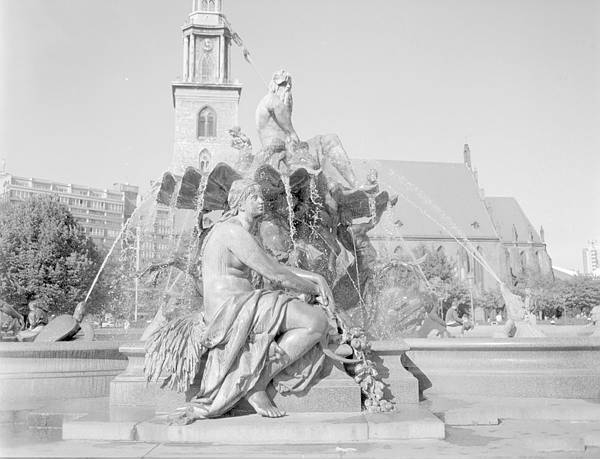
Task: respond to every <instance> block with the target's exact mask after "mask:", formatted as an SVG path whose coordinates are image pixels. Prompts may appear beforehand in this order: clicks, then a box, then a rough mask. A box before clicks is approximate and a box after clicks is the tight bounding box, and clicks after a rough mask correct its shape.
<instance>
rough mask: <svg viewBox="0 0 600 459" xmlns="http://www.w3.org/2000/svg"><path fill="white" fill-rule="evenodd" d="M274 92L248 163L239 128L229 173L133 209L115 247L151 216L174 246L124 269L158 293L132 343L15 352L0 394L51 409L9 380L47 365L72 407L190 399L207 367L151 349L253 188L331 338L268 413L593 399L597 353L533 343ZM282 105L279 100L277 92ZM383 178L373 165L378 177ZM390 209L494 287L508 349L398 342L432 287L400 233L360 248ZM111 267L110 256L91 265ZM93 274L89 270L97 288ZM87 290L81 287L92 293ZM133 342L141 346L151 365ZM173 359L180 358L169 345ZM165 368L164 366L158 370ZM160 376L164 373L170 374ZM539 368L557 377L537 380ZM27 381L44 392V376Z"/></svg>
mask: <svg viewBox="0 0 600 459" xmlns="http://www.w3.org/2000/svg"><path fill="white" fill-rule="evenodd" d="M273 82H274V83H273V88H272V90H271V92H270V93H269V94H268V95H267V97H265V99H263V101H261V104H260V105H259V109H258V113H259V120H261V122H260V123H259V129H260V138H261V142H262V143H263V145H262V148H261V149H260V150H259V151H257V152H253V151H252V146H251V144H250V142H249V140H248V139H247V137H246V136H244V135H243V133H242V132H241V130H240V129H239V128H236V129H232V130H231V131H230V133H231V135H232V146H233V148H234V149H236V150H238V151H239V158H238V161H237V162H236V163H235V164H226V163H219V164H217V165H215V167H214V168H213V169H212V170H210V171H209V172H208V173H206V172H203V171H200V170H198V169H195V168H194V167H188V168H187V169H186V170H185V172H184V174H183V175H182V176H176V175H174V174H173V173H171V172H166V173H165V174H163V176H162V178H161V179H160V180H159V181H158V182H157V183H156V186H155V187H154V188H153V190H152V192H151V194H150V196H149V197H148V198H147V199H145V200H143V202H142V204H141V206H140V207H139V210H136V213H135V214H134V215H135V216H136V217H135V218H133V216H132V220H131V221H130V222H128V224H126V225H125V227H124V228H123V231H122V232H121V234H120V235H119V236H122V235H124V234H125V233H126V231H127V230H128V228H129V227H130V226H132V225H133V226H140V225H141V224H142V223H141V220H139V219H138V218H139V216H140V215H141V214H144V215H145V216H146V217H147V221H146V224H147V223H148V219H150V220H151V216H152V215H153V213H155V212H156V208H157V206H161V207H162V208H166V209H168V211H169V212H170V215H172V217H173V218H174V219H177V218H176V217H182V218H179V220H180V221H181V224H180V226H179V227H178V234H177V236H176V238H175V239H174V240H172V250H171V255H170V256H169V257H168V258H167V259H165V260H161V261H160V262H157V263H153V264H151V265H149V266H144V267H140V269H139V270H136V272H135V273H134V274H135V276H134V277H136V279H138V280H139V279H142V280H146V279H148V278H151V281H152V282H154V283H158V282H160V285H161V289H162V292H159V293H157V298H158V297H160V298H158V299H159V301H160V302H162V303H161V304H160V307H159V309H158V312H157V314H156V317H155V318H154V320H153V322H152V323H151V324H150V326H149V327H148V328H147V329H146V331H145V333H144V335H143V337H142V341H137V342H132V343H128V344H125V345H121V346H120V347H119V349H118V350H117V346H116V345H115V344H112V343H111V345H108V344H106V343H99V342H97V341H96V342H94V341H92V342H88V343H83V342H81V341H79V342H78V341H75V342H72V343H41V342H36V343H22V344H20V345H17V347H14V348H12V349H10V348H8V347H2V348H1V349H0V355H1V356H2V357H3V362H5V363H6V362H8V363H9V365H5V366H4V368H8V372H7V374H9V377H7V378H4V379H3V380H0V382H3V383H4V386H3V387H0V389H1V390H0V392H2V393H4V394H11V397H12V398H13V399H15V398H18V397H16V395H15V394H17V393H20V394H21V395H23V396H28V397H31V394H32V393H34V394H36V395H35V396H36V397H39V398H47V397H52V396H53V395H52V393H56V392H57V391H56V385H55V384H53V382H52V381H50V382H47V383H45V385H44V384H40V383H39V382H40V381H41V380H42V377H39V378H38V384H37V385H31V384H30V385H28V386H24V385H23V379H24V378H25V377H27V378H29V379H31V378H30V375H29V374H26V375H25V376H22V375H21V376H18V375H19V374H20V373H23V368H24V366H23V365H24V363H23V362H24V361H27V363H26V365H29V367H31V364H32V363H37V362H39V361H40V359H43V361H44V362H52V364H53V365H48V366H47V369H48V370H49V372H51V373H54V374H58V373H61V374H62V375H66V377H67V379H68V380H69V381H70V384H71V385H70V386H68V387H69V389H68V390H69V391H72V393H76V394H77V395H78V396H103V395H107V394H109V393H110V402H111V405H112V406H113V407H123V406H124V407H134V406H135V407H146V408H151V409H152V410H154V411H156V412H167V411H171V410H173V409H174V408H175V407H177V406H180V405H181V404H182V403H183V402H185V401H186V400H189V399H190V398H191V397H192V396H193V395H194V392H195V391H197V390H198V383H199V381H197V380H196V381H195V380H194V376H195V373H194V372H195V371H196V370H197V369H198V368H199V367H201V366H202V365H205V364H206V360H202V361H200V359H201V354H202V353H197V355H195V356H194V357H193V358H190V359H188V360H185V362H183V360H181V359H180V358H179V357H180V355H173V356H171V357H172V358H170V360H169V361H168V362H167V361H166V360H165V359H163V360H157V359H156V355H157V354H158V353H160V352H162V353H163V354H166V353H168V352H167V351H168V350H169V346H168V344H169V343H167V344H164V343H163V346H162V348H161V347H160V343H159V341H158V338H157V337H159V336H162V337H163V338H164V337H165V336H168V333H166V332H165V333H163V334H162V335H161V330H166V329H169V327H170V329H177V327H178V326H179V325H177V324H183V322H182V320H183V318H185V317H186V314H187V313H189V312H190V310H201V309H202V302H203V300H204V298H203V296H204V292H203V288H202V278H201V275H200V273H201V267H202V257H201V252H202V250H201V249H202V246H203V243H204V241H206V239H207V237H208V236H209V235H210V234H211V231H212V229H213V228H214V222H215V220H218V219H219V217H220V215H222V214H223V213H225V212H227V211H229V210H230V204H231V203H229V202H228V194H229V192H230V190H231V187H232V185H233V183H235V182H236V181H239V180H240V179H242V178H250V179H252V180H253V181H254V182H256V183H257V184H258V186H259V187H260V190H261V195H262V197H263V199H264V202H265V203H264V211H265V212H264V215H262V216H261V217H260V219H259V220H258V221H257V222H256V226H255V227H254V229H253V235H254V236H255V237H256V239H257V240H258V241H260V245H261V247H262V248H263V249H264V250H265V251H266V252H268V253H269V254H270V255H271V256H272V257H273V258H275V259H276V260H277V261H278V262H280V263H283V264H285V265H287V266H290V267H293V268H300V269H303V270H306V271H309V272H313V273H318V274H319V275H320V276H322V277H323V278H324V279H326V280H327V282H328V284H329V285H330V286H332V287H333V288H332V290H333V295H334V298H335V300H336V303H337V307H338V311H337V322H336V323H335V329H336V330H335V331H336V332H337V334H336V333H332V334H331V336H330V340H329V342H325V343H322V344H321V346H322V349H323V351H324V353H325V354H326V355H327V356H328V357H331V359H330V360H328V362H329V363H328V364H327V367H326V369H325V370H324V371H323V372H322V374H320V376H321V380H320V381H319V382H318V383H316V384H315V385H314V386H312V387H311V388H310V389H309V390H308V391H305V392H304V393H302V394H300V395H298V396H283V395H281V394H274V393H272V392H271V396H272V397H274V400H275V403H276V404H278V405H280V406H282V407H284V408H285V409H287V410H288V411H290V412H294V411H309V412H310V411H331V412H337V413H340V412H344V411H346V412H360V411H361V410H368V411H388V410H390V409H392V408H394V406H395V408H396V411H398V412H401V411H402V410H403V409H406V407H407V406H410V405H415V404H417V403H418V401H419V397H420V396H423V392H424V391H425V390H427V389H429V388H431V389H432V390H435V391H436V392H438V393H448V394H457V393H462V392H464V391H468V392H469V393H470V394H487V393H490V392H496V393H504V394H510V395H511V396H514V397H519V396H520V397H531V396H536V397H557V396H560V397H562V398H568V397H573V398H592V399H597V398H598V397H599V394H598V391H597V387H600V373H599V372H598V369H597V368H596V366H595V365H594V362H595V360H596V359H597V357H598V353H599V352H600V341H598V340H597V339H593V338H580V339H563V340H560V339H556V338H545V337H543V335H542V334H541V333H539V330H537V329H536V327H535V325H534V324H533V323H532V321H531V320H530V319H529V318H528V317H526V314H525V313H526V312H527V311H525V309H524V306H523V304H522V302H521V301H520V300H519V299H517V298H516V297H515V296H514V294H512V293H511V292H510V291H509V290H508V288H507V287H506V286H505V285H504V283H503V282H502V281H501V279H500V276H498V275H497V274H496V273H495V272H494V270H493V269H492V267H491V266H490V263H488V262H487V260H486V259H485V258H484V257H483V256H482V255H481V254H480V253H478V251H477V250H476V248H474V247H473V246H472V244H471V243H470V242H469V240H468V239H467V238H466V237H465V235H463V234H461V232H460V231H459V230H458V227H457V225H455V224H454V222H452V221H451V219H450V218H449V217H448V216H447V215H446V214H445V213H444V212H443V210H442V209H440V208H439V207H438V206H437V205H436V204H435V203H434V202H433V200H431V199H430V198H429V197H428V196H427V195H426V194H425V192H424V191H422V190H420V189H418V188H417V187H416V186H414V185H413V184H411V183H410V182H409V181H408V180H406V179H405V178H403V177H395V180H394V183H395V184H396V186H397V188H398V189H394V188H391V189H386V190H382V189H380V188H381V184H380V183H379V181H378V179H377V177H376V175H375V174H374V173H370V174H369V176H368V178H367V180H366V182H365V183H359V182H358V180H357V179H356V177H355V174H354V171H353V169H352V166H351V162H350V160H349V159H348V157H347V155H346V153H345V151H344V150H343V147H342V144H341V142H340V140H339V138H338V137H337V136H335V135H319V136H316V137H314V138H312V139H310V140H308V141H306V142H302V141H300V139H299V138H298V136H297V135H296V133H295V130H294V129H293V126H292V125H291V108H290V113H289V115H290V116H289V117H288V118H287V119H286V122H285V123H274V122H273V121H274V120H272V119H269V117H271V116H272V115H271V113H272V110H271V109H270V107H271V105H272V104H277V103H280V102H281V101H280V102H278V101H277V99H275V97H279V95H278V94H280V93H281V94H285V92H286V91H289V89H290V88H291V77H289V75H288V74H287V73H285V72H283V71H282V72H277V73H276V74H275V77H274V79H273ZM282 97H283V99H282V100H285V96H282ZM261 116H262V117H263V118H261ZM379 170H380V171H384V170H385V168H384V167H381V166H380V167H379ZM398 199H402V200H403V201H405V202H407V203H409V204H410V205H411V206H414V207H415V208H416V209H418V211H419V212H420V213H422V214H423V215H424V216H426V217H427V218H428V219H430V220H432V221H433V222H434V223H435V224H436V225H438V226H439V227H440V228H442V229H443V230H444V232H445V233H446V234H448V235H449V236H450V237H452V238H453V239H454V240H455V241H456V243H457V244H458V245H459V246H461V247H462V248H463V249H464V250H466V251H467V253H469V254H470V255H471V256H472V257H473V258H474V259H476V260H477V261H478V262H479V263H480V264H481V266H482V267H483V268H484V269H486V270H487V271H488V272H489V274H490V275H491V276H492V277H494V278H495V279H496V280H497V281H498V283H499V285H500V288H501V290H502V294H503V296H504V298H505V301H506V304H507V309H508V311H509V314H510V318H511V319H512V320H513V321H514V324H515V326H516V331H517V333H516V334H513V338H511V339H507V337H508V336H510V335H511V333H510V330H506V332H505V333H504V334H503V336H502V338H499V337H494V338H469V337H468V336H467V337H465V338H462V339H439V338H438V339H421V338H408V337H406V338H405V339H404V340H403V339H401V337H402V336H406V335H404V333H407V331H408V330H411V329H412V330H414V329H415V328H416V327H417V326H418V325H419V323H420V321H421V320H422V318H423V316H424V313H425V311H426V309H431V307H435V305H436V304H437V302H438V301H437V299H438V297H439V290H438V286H436V285H435V284H433V283H431V282H430V281H429V279H428V278H427V277H426V276H425V274H424V271H423V268H422V265H423V263H425V262H426V261H427V256H428V255H427V254H424V255H423V254H419V255H417V254H415V253H414V251H413V250H412V249H411V248H410V247H409V245H408V243H407V242H406V241H405V240H404V239H403V237H402V236H403V235H402V231H401V225H394V226H392V227H391V229H390V232H391V235H392V236H393V237H394V238H396V239H399V240H400V241H401V243H402V246H403V248H404V251H405V253H406V254H407V256H408V259H406V258H405V257H403V256H401V254H393V255H391V256H382V255H381V254H379V253H378V252H377V250H376V248H375V246H374V245H373V243H372V241H371V240H370V238H369V235H368V232H369V231H371V230H372V229H374V228H375V227H377V226H378V225H381V224H382V219H383V218H384V217H385V215H386V211H387V210H389V208H390V207H392V206H394V205H396V203H397V201H398ZM209 217H211V218H209ZM125 237H127V236H125ZM116 243H117V241H115V244H116ZM113 247H114V245H113ZM109 256H110V253H109ZM107 260H108V257H107V258H106V259H105V260H104V263H103V267H104V266H105V265H106V263H107ZM99 276H100V272H99V273H98V275H97V276H96V280H95V281H94V284H95V283H96V281H97V279H98V278H99ZM253 281H257V282H258V281H260V279H256V278H255V279H253ZM93 287H94V286H92V288H93ZM265 288H270V289H272V290H278V289H280V288H281V287H280V286H278V285H276V284H272V285H270V286H267V287H265ZM90 293H91V289H90V291H89V292H88V297H89V294H90ZM303 298H304V300H305V301H307V302H314V300H315V298H309V297H308V296H304V297H303ZM83 309H84V305H81V308H79V311H78V314H77V315H76V317H75V318H72V320H66V319H62V320H63V321H65V324H63V325H62V326H63V327H64V328H65V329H66V328H69V327H71V328H70V329H69V330H71V331H70V332H69V333H67V334H66V335H65V336H67V337H69V336H72V332H73V330H74V329H76V327H77V326H79V324H80V322H81V313H82V311H83ZM382 311H383V312H385V314H383V313H382ZM388 313H389V314H392V315H393V318H392V319H393V320H392V321H393V322H394V323H395V324H398V329H397V333H396V334H394V333H390V334H388V335H385V336H383V337H382V336H377V334H376V333H375V332H372V331H369V329H371V330H373V329H376V328H377V327H378V324H383V323H390V322H391V320H390V317H391V316H390V315H389V314H388ZM196 317H197V316H196ZM174 320H175V321H178V320H179V322H174ZM66 322H68V324H67V323H66ZM51 324H52V322H51V323H50V324H49V325H51ZM53 327H55V325H54V326H53ZM510 328H513V327H512V326H511V327H510ZM51 329H52V328H51ZM363 329H364V330H366V332H367V333H366V334H365V333H364V331H363ZM524 334H525V335H524ZM527 334H529V336H526V335H527ZM39 336H44V335H42V333H40V335H39ZM52 336H56V333H52ZM524 336H526V337H524ZM376 338H379V339H376ZM381 338H385V340H382V339H381ZM40 341H41V340H40ZM144 341H146V342H147V343H149V344H147V345H148V349H150V350H151V352H150V353H149V355H147V354H146V347H145V346H146V345H145V344H144ZM180 341H186V340H183V339H182V340H180ZM9 344H10V345H13V343H7V346H8V345H9ZM157 349H162V350H161V351H160V352H159V351H157ZM173 349H175V350H185V351H186V352H187V350H188V349H187V348H185V345H184V344H182V343H181V342H179V343H177V344H176V346H174V347H173ZM204 358H205V357H204ZM153 359H154V360H153ZM194 359H196V360H194ZM83 360H85V364H87V365H88V366H89V368H90V369H91V370H90V371H91V373H90V374H89V375H87V374H86V375H84V377H85V378H87V379H86V381H91V382H89V383H85V384H82V381H83V380H84V379H83V377H81V375H78V374H76V372H77V371H81V366H82V364H83V362H82V361H83ZM357 361H359V362H357ZM157 362H158V363H157ZM182 362H183V363H182ZM90 363H92V365H90ZM163 364H165V365H166V366H164V367H163V366H161V365H163ZM169 365H170V366H171V367H172V368H168V366H169ZM145 366H146V370H147V371H146V374H144V367H145ZM178 366H181V367H185V372H186V381H185V384H177V383H173V384H171V383H172V382H173V381H177V380H176V379H173V378H171V376H172V375H173V374H174V373H175V372H176V371H177V368H176V367H178ZM125 367H126V368H125ZM547 367H551V368H552V369H553V372H552V373H550V372H548V371H547V370H546V368H547ZM407 369H408V371H407ZM123 370H124V371H123ZM5 371H6V370H5ZM409 372H410V373H409ZM39 373H40V375H43V378H45V380H46V381H48V378H47V373H48V371H47V372H46V374H45V373H43V371H42V372H39ZM115 376H116V377H115ZM94 378H96V379H94ZM147 379H150V380H151V382H150V383H148V381H147ZM179 381H181V379H180V380H179ZM109 382H110V388H109ZM169 385H171V386H172V387H173V388H178V389H181V391H182V392H183V393H177V392H176V391H165V390H162V388H161V386H169ZM63 394H64V392H63ZM55 396H56V395H55ZM59 396H60V394H59ZM247 409H248V406H244V405H243V403H242V404H240V405H238V406H236V410H238V411H241V412H244V411H245V410H247ZM132 429H133V427H132ZM132 432H133V430H132ZM140 432H143V430H138V431H137V437H136V438H137V439H144V438H150V437H151V435H152V434H151V433H148V432H152V430H151V429H150V430H149V431H147V432H146V434H144V433H140ZM178 432H179V431H178ZM69 435H71V437H69V438H78V437H77V435H75V434H69ZM83 435H84V436H83V437H80V438H89V437H85V435H90V433H89V432H88V433H84V434H83ZM131 435H134V434H131ZM144 435H146V437H144ZM148 435H150V437H148ZM169 435H171V434H169ZM178 435H179V434H178ZM435 435H439V433H437V434H435ZM442 435H443V433H442ZM169 438H171V437H169ZM173 438H175V437H173ZM118 439H121V438H118ZM177 439H179V440H181V437H177ZM182 441H189V440H185V439H184V440H182Z"/></svg>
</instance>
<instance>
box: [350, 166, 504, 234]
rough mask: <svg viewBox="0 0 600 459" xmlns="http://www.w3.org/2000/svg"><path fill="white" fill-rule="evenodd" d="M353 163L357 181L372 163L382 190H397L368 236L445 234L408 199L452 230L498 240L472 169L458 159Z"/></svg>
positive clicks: (361, 181) (361, 179) (362, 180)
mask: <svg viewBox="0 0 600 459" xmlns="http://www.w3.org/2000/svg"><path fill="white" fill-rule="evenodd" d="M352 163H353V166H354V171H355V172H356V175H357V179H358V182H359V183H363V182H364V180H365V179H364V177H365V175H366V173H367V171H368V170H369V169H370V168H375V169H377V172H378V173H379V184H380V189H381V191H384V190H386V191H388V192H389V193H390V194H391V195H393V194H399V195H400V196H399V199H398V204H396V206H395V207H393V208H391V209H388V211H387V212H385V213H384V216H383V217H382V219H381V223H380V224H379V225H378V226H377V227H376V228H375V229H373V230H372V231H371V233H370V234H371V235H372V236H383V237H386V236H387V237H394V236H396V237H397V236H398V233H399V234H400V235H401V236H403V237H408V238H413V237H414V238H434V239H435V238H447V237H449V234H448V232H446V231H445V230H444V229H442V228H441V227H440V226H439V225H437V224H436V223H434V222H433V221H432V220H431V219H430V218H428V217H427V216H425V215H424V214H423V212H421V211H420V210H419V209H418V208H416V207H415V206H414V205H413V204H411V203H410V202H409V201H412V202H413V203H414V204H417V205H419V206H420V207H421V208H422V209H423V211H424V212H425V213H427V214H428V215H430V216H431V217H433V218H434V219H436V220H438V221H439V222H440V223H442V224H443V225H444V226H446V227H447V228H449V227H450V226H451V225H452V224H454V225H456V227H457V228H458V231H456V230H454V229H453V228H449V229H450V230H451V231H452V232H453V233H454V234H457V233H458V234H459V235H461V236H466V237H467V238H469V239H477V238H485V239H489V238H492V239H496V240H498V235H497V233H496V230H495V229H494V225H493V223H492V221H491V219H490V216H489V214H488V212H487V210H486V207H485V205H484V202H483V200H482V199H481V197H480V194H479V188H478V186H477V183H476V182H475V180H474V178H473V174H472V173H471V171H470V170H469V169H468V168H467V167H466V166H465V165H464V164H463V163H439V162H425V161H390V160H386V161H383V160H382V161H376V160H359V159H355V160H352ZM436 207H437V208H436ZM438 209H441V212H440V211H439V210H438ZM440 214H441V215H440ZM449 220H450V221H451V223H449ZM396 222H399V223H398V224H395V223H396Z"/></svg>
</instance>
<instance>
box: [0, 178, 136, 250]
mask: <svg viewBox="0 0 600 459" xmlns="http://www.w3.org/2000/svg"><path fill="white" fill-rule="evenodd" d="M44 195H50V196H55V197H56V198H57V199H58V200H59V201H60V202H61V203H62V204H64V205H65V206H66V207H67V208H68V209H69V210H70V211H71V213H72V214H73V217H75V219H76V220H77V222H78V223H80V224H81V226H83V227H84V228H85V232H86V233H87V234H88V235H89V236H90V237H91V238H92V239H93V241H94V242H95V244H96V246H97V247H98V248H99V249H100V250H104V251H106V250H108V249H109V248H110V246H111V245H112V243H113V242H114V240H115V238H116V237H117V235H118V234H119V232H120V231H121V228H122V226H123V224H124V223H125V222H126V221H127V220H128V219H129V217H130V216H131V215H132V214H133V211H134V210H135V207H136V201H137V196H138V187H137V186H133V185H127V184H122V183H116V184H115V185H114V187H113V188H111V189H101V188H93V187H89V186H83V185H73V184H71V183H60V182H55V181H52V180H46V179H40V178H30V177H19V176H16V175H12V174H8V173H3V174H0V199H1V200H3V201H8V202H20V201H25V200H27V199H29V198H31V197H33V196H44Z"/></svg>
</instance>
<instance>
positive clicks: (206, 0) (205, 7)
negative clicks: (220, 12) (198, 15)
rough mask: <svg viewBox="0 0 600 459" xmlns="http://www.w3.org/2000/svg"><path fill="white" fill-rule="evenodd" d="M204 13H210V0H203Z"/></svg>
mask: <svg viewBox="0 0 600 459" xmlns="http://www.w3.org/2000/svg"><path fill="white" fill-rule="evenodd" d="M202 11H208V0H202Z"/></svg>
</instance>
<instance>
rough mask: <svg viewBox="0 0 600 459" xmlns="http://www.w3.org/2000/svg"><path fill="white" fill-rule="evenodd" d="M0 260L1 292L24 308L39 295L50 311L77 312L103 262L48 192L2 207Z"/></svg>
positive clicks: (20, 307) (10, 300)
mask: <svg viewBox="0 0 600 459" xmlns="http://www.w3.org/2000/svg"><path fill="white" fill-rule="evenodd" d="M0 260H1V261H0V296H2V298H3V299H5V300H6V301H8V302H9V303H12V304H13V305H15V307H17V308H18V309H20V312H26V306H27V304H28V303H29V302H30V301H31V300H33V299H34V298H37V299H40V300H42V301H43V302H44V303H45V304H46V305H47V306H48V312H50V313H51V314H59V313H72V312H73V310H74V308H75V306H76V305H77V303H78V302H79V301H82V300H83V299H84V298H85V295H86V293H87V290H88V288H89V286H90V285H91V283H92V281H93V279H94V277H95V275H96V273H97V271H98V268H99V267H100V262H101V260H100V256H99V254H98V252H97V250H96V248H95V246H94V243H93V242H92V240H91V239H90V238H89V237H88V236H86V234H85V230H84V229H83V227H82V226H81V225H79V224H78V223H77V222H76V221H75V219H74V218H73V215H72V214H71V213H70V212H69V210H68V209H67V208H66V207H65V206H63V205H61V204H60V203H59V202H58V200H57V199H56V198H53V197H50V196H45V197H34V198H31V199H30V200H28V201H25V202H22V203H17V204H4V205H3V206H2V207H1V208H0ZM91 305H92V306H97V304H94V303H93V302H91Z"/></svg>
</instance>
